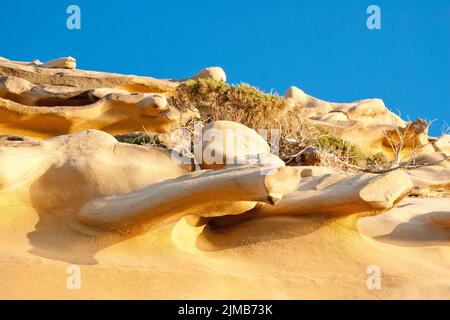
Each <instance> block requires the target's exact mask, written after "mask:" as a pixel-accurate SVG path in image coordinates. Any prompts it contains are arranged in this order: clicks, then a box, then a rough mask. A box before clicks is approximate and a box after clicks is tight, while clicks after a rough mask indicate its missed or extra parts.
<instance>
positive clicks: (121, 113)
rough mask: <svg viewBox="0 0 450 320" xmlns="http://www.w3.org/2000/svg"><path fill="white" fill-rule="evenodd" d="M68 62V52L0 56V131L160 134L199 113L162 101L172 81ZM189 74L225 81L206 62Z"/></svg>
mask: <svg viewBox="0 0 450 320" xmlns="http://www.w3.org/2000/svg"><path fill="white" fill-rule="evenodd" d="M74 67H75V59H73V58H71V57H68V58H60V59H55V60H52V61H49V62H46V63H41V62H39V61H33V62H31V63H25V62H15V61H10V60H6V59H3V60H0V115H1V117H0V131H1V132H2V133H6V134H17V135H28V136H34V137H38V138H48V137H52V136H55V135H61V134H69V133H74V132H78V131H80V130H86V129H96V130H103V131H106V132H108V133H111V134H124V133H128V132H134V131H143V130H147V131H149V132H157V133H166V132H169V131H171V130H172V129H173V128H174V127H179V126H183V125H184V124H185V123H186V122H187V121H188V120H190V119H193V118H197V117H198V116H199V114H198V112H197V111H196V110H191V109H189V108H179V107H178V106H173V105H170V104H168V100H167V98H168V97H170V96H172V95H173V94H174V92H175V89H176V87H177V86H178V84H179V83H180V82H179V81H178V80H159V79H154V78H150V77H139V76H133V75H120V74H113V73H106V72H93V71H83V70H74ZM193 78H194V79H198V78H212V79H216V80H221V81H225V80H226V75H225V72H224V71H223V70H222V69H221V68H220V67H211V68H206V69H204V70H202V71H201V72H199V73H198V74H197V75H195V76H194V77H193ZM180 81H181V80H180Z"/></svg>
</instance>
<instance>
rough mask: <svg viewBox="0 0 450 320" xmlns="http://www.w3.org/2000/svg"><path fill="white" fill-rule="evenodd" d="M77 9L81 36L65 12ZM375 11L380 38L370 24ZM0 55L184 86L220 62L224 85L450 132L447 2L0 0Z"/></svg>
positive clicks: (449, 11)
mask: <svg viewBox="0 0 450 320" xmlns="http://www.w3.org/2000/svg"><path fill="white" fill-rule="evenodd" d="M70 4H76V5H78V6H79V7H80V8H81V19H82V21H81V27H82V28H81V30H72V31H71V30H68V29H67V28H66V18H67V16H68V15H67V14H66V9H67V7H68V5H70ZM370 4H376V5H378V6H380V8H381V13H382V29H381V30H375V31H374V30H369V29H367V27H366V19H367V17H368V14H367V13H366V9H367V7H368V6H369V5H370ZM0 30H1V34H2V36H1V40H0V41H1V42H0V56H4V57H6V58H9V59H15V60H32V59H35V58H37V59H40V60H42V61H45V60H48V59H52V58H55V57H60V56H67V55H72V56H74V57H75V58H77V61H78V67H79V68H81V69H93V70H102V71H112V72H120V73H131V74H139V75H148V76H153V77H162V78H164V77H165V78H168V77H172V78H183V77H187V76H190V75H193V74H194V73H196V72H197V71H199V70H200V69H202V68H204V67H206V66H213V65H219V66H222V67H223V68H224V69H225V71H226V72H227V75H228V79H229V82H231V83H239V82H241V81H243V82H248V83H251V84H253V85H255V86H257V87H259V88H261V89H263V90H265V91H270V90H271V89H274V90H275V91H277V92H279V93H280V94H284V92H285V90H286V89H287V88H288V87H289V86H290V85H296V86H298V87H300V88H302V89H303V90H305V91H306V92H307V93H310V94H312V95H314V96H316V97H319V98H322V99H326V100H332V101H352V100H356V99H362V98H371V97H379V98H382V99H384V100H385V103H386V104H387V105H388V106H389V107H390V108H391V109H392V110H394V111H396V110H400V111H401V114H402V116H403V117H404V118H406V117H408V116H409V117H410V118H411V119H413V118H416V117H419V116H420V117H423V118H425V119H427V120H434V119H438V121H437V122H436V123H435V124H434V125H433V126H432V130H431V132H432V133H433V134H435V135H437V134H439V133H440V131H441V129H442V126H443V124H444V121H446V122H447V123H448V124H450V0H416V1H414V0H395V1H393V0H373V1H365V0H353V1H350V0H314V1H312V0H308V1H300V0H289V1H288V0H284V1H281V0H278V1H275V0H273V1H262V0H258V1H257V0H226V1H215V0H208V1H206V0H205V1H177V0H172V1H151V0H148V1H143V0H142V1H132V0H129V1H111V0H110V1H107V0H94V1H93V0H91V1H85V0H73V1H65V0H58V1H24V0H1V4H0Z"/></svg>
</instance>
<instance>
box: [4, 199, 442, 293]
mask: <svg viewBox="0 0 450 320" xmlns="http://www.w3.org/2000/svg"><path fill="white" fill-rule="evenodd" d="M434 212H446V213H449V212H450V199H449V198H447V199H414V198H408V199H406V200H404V201H403V202H402V203H401V204H400V205H399V206H398V207H397V208H395V209H393V210H391V211H389V212H386V213H384V214H381V215H379V216H374V217H364V218H359V219H358V218H357V217H347V218H343V219H340V220H327V219H324V218H318V217H308V216H303V217H272V218H265V219H259V220H254V221H249V222H246V223H243V224H241V225H238V226H235V227H232V228H229V229H223V230H215V231H212V230H203V233H202V234H201V235H200V236H198V237H197V236H196V235H197V233H198V231H199V228H195V227H190V226H188V225H187V224H186V223H185V221H184V220H182V221H180V222H178V224H177V225H176V227H174V225H173V224H170V225H165V226H161V227H159V228H158V229H156V230H153V231H151V232H148V233H146V234H144V235H141V236H139V237H136V238H132V239H128V240H124V239H99V238H90V237H88V236H85V235H82V234H80V233H78V232H76V231H74V230H72V229H70V228H69V227H68V226H65V225H64V224H63V223H62V222H60V221H58V220H57V218H56V217H54V216H51V215H46V214H42V213H41V214H38V213H36V212H34V211H33V210H32V209H30V208H26V207H10V208H8V209H6V208H5V209H4V210H2V212H1V217H0V283H1V285H0V298H3V299H5V298H6V299H11V298H68V299H72V298H125V299H126V298H227V299H229V298H231V299H232V298H276V299H279V298H280V299H281V298H301V299H305V298H326V299H328V298H331V299H335V298H357V299H367V298H421V299H422V298H439V299H441V298H446V299H449V298H450V233H449V230H448V229H445V228H442V227H438V226H435V225H433V224H430V223H429V218H430V217H432V215H433V213H434ZM117 240H123V241H121V242H117ZM176 243H178V244H179V245H177V244H176ZM73 263H77V264H79V265H80V268H81V286H82V287H81V289H80V290H69V289H67V287H66V280H67V277H68V274H67V267H68V266H69V265H70V264H73ZM370 265H378V266H379V267H380V268H381V272H382V284H381V289H380V290H369V289H368V288H367V285H366V280H367V277H368V275H367V274H366V271H367V268H368V266H370ZM281 266H282V267H281Z"/></svg>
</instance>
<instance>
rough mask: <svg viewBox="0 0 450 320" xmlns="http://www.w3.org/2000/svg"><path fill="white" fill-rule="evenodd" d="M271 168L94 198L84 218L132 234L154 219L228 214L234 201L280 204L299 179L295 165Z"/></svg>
mask: <svg viewBox="0 0 450 320" xmlns="http://www.w3.org/2000/svg"><path fill="white" fill-rule="evenodd" d="M265 169H266V168H264V167H263V168H260V167H256V168H247V167H244V168H228V169H223V170H217V171H203V172H195V173H192V174H190V175H187V176H183V177H180V178H178V179H173V180H168V181H164V182H162V183H159V184H156V185H151V186H149V187H145V188H142V189H139V190H136V191H134V192H131V193H127V194H123V195H119V196H116V197H114V198H103V199H95V200H92V201H90V202H89V203H87V204H86V205H85V206H84V207H83V208H82V209H81V211H80V213H79V216H78V217H79V219H80V220H81V221H82V222H83V223H85V224H88V225H91V226H94V227H97V228H101V229H104V228H105V229H114V230H117V229H119V230H120V229H122V230H123V229H125V230H127V229H130V228H133V227H134V226H142V225H145V224H146V223H149V222H151V221H152V220H154V219H161V218H165V219H168V218H172V219H179V218H181V217H183V216H187V215H197V216H201V217H214V216H223V215H226V214H229V213H230V211H231V209H232V208H233V207H234V205H233V203H234V202H244V204H248V203H249V202H265V203H268V204H270V205H274V204H276V203H278V202H279V201H280V200H281V198H282V197H283V195H285V194H286V193H289V192H290V191H292V190H294V189H295V186H296V185H297V183H298V181H299V176H298V175H296V174H295V170H294V169H293V168H289V167H284V168H280V169H273V171H271V172H268V173H267V174H266V173H265V172H264V170H265ZM254 205H256V203H254ZM242 212H244V211H242V210H241V211H238V212H237V213H242Z"/></svg>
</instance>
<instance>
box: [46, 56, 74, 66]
mask: <svg viewBox="0 0 450 320" xmlns="http://www.w3.org/2000/svg"><path fill="white" fill-rule="evenodd" d="M39 67H42V68H56V69H75V68H76V67H77V61H76V60H75V58H72V57H64V58H58V59H54V60H50V61H47V62H45V63H42V64H39Z"/></svg>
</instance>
